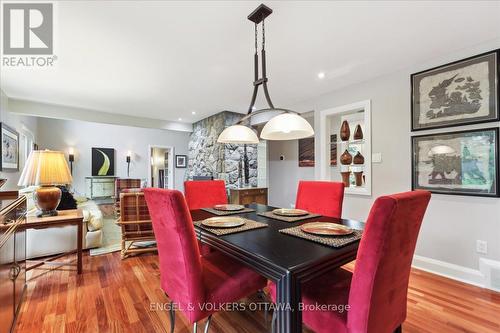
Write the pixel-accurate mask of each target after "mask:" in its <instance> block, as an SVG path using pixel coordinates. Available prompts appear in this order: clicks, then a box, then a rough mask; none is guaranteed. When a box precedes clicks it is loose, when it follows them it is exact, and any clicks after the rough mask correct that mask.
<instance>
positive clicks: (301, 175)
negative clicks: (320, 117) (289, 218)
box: [267, 115, 314, 207]
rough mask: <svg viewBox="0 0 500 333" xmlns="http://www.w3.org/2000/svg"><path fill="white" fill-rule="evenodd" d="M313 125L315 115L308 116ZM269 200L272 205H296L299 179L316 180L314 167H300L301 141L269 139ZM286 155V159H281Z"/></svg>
mask: <svg viewBox="0 0 500 333" xmlns="http://www.w3.org/2000/svg"><path fill="white" fill-rule="evenodd" d="M306 119H307V120H308V121H309V122H310V123H311V125H312V124H313V123H314V117H313V116H312V115H311V116H310V117H308V118H306ZM267 149H268V160H269V174H268V184H269V190H268V196H269V197H268V200H269V204H270V205H271V206H276V207H291V205H295V194H296V192H297V185H298V183H299V180H314V167H300V168H299V141H298V140H291V141H268V146H267ZM280 156H284V158H285V159H284V160H280Z"/></svg>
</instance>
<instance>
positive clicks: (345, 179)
mask: <svg viewBox="0 0 500 333" xmlns="http://www.w3.org/2000/svg"><path fill="white" fill-rule="evenodd" d="M340 174H341V175H342V183H344V187H349V176H350V175H351V173H350V172H349V171H347V172H341V173H340Z"/></svg>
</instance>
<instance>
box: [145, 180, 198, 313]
mask: <svg viewBox="0 0 500 333" xmlns="http://www.w3.org/2000/svg"><path fill="white" fill-rule="evenodd" d="M144 194H145V197H146V202H147V204H148V208H149V213H150V215H151V219H152V222H153V228H154V232H155V235H156V243H157V247H158V256H159V261H160V281H161V287H162V289H163V290H164V291H165V292H166V293H167V294H168V296H169V298H170V299H171V300H172V301H174V302H176V303H178V305H179V306H181V307H182V308H184V309H187V308H188V306H198V303H199V302H201V301H202V300H203V297H204V288H203V283H202V265H201V259H200V252H199V250H198V244H197V242H196V236H195V231H194V225H193V221H192V220H191V215H190V213H189V210H188V208H187V205H186V200H184V196H183V195H182V193H181V192H179V191H177V190H164V189H158V188H147V189H145V190H144Z"/></svg>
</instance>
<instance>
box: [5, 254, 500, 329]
mask: <svg viewBox="0 0 500 333" xmlns="http://www.w3.org/2000/svg"><path fill="white" fill-rule="evenodd" d="M352 267H353V265H352V264H350V265H349V266H348V268H350V269H352ZM30 276H31V279H30V282H29V283H28V289H27V297H26V299H25V300H24V303H23V305H22V308H21V311H20V314H19V317H18V321H17V326H16V330H15V332H17V333H22V332H29V333H32V332H55V333H62V332H92V333H94V332H133V333H137V332H169V331H170V326H169V321H168V312H167V311H166V310H161V309H159V307H161V305H162V304H165V303H167V302H169V300H168V298H167V297H166V296H165V295H164V293H163V292H162V291H161V290H160V288H159V277H160V273H159V269H158V257H157V256H156V255H154V254H149V255H141V256H136V257H132V258H128V259H125V260H121V259H120V255H119V253H118V252H115V253H113V254H107V255H102V256H97V257H90V256H89V255H88V253H85V254H84V273H83V274H82V275H80V276H78V275H77V274H76V271H75V270H73V269H72V268H67V269H58V270H51V271H47V270H42V269H37V270H33V271H32V272H30ZM244 301H245V302H250V301H253V302H261V301H260V300H259V299H258V297H257V296H252V297H250V298H249V299H247V300H244ZM270 319H271V318H270V316H269V318H268V319H267V321H266V320H265V318H264V311H250V310H246V311H244V312H224V313H217V314H216V315H214V317H213V319H212V324H211V326H210V332H217V333H232V332H238V333H256V332H269V331H270ZM203 325H204V323H202V327H203ZM190 329H191V327H190V325H189V324H188V322H187V321H186V319H185V318H184V316H183V315H182V314H180V313H178V314H177V316H176V330H175V332H184V333H187V332H190ZM198 331H201V329H200V328H198ZM403 331H404V332H408V333H412V332H415V333H416V332H418V333H426V332H433V333H434V332H440V333H447V332H474V333H476V332H477V333H488V332H496V333H498V332H500V293H495V292H492V291H489V290H486V289H481V288H477V287H474V286H470V285H467V284H463V283H460V282H456V281H453V280H449V279H446V278H443V277H439V276H436V275H433V274H429V273H426V272H423V271H419V270H413V271H412V274H411V278H410V289H409V294H408V317H407V320H406V322H405V323H404V324H403ZM304 332H310V331H309V330H308V329H307V328H304Z"/></svg>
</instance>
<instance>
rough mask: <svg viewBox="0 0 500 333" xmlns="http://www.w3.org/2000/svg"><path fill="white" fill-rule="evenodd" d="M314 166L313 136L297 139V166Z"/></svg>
mask: <svg viewBox="0 0 500 333" xmlns="http://www.w3.org/2000/svg"><path fill="white" fill-rule="evenodd" d="M313 166H314V137H312V138H305V139H299V167H313Z"/></svg>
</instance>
